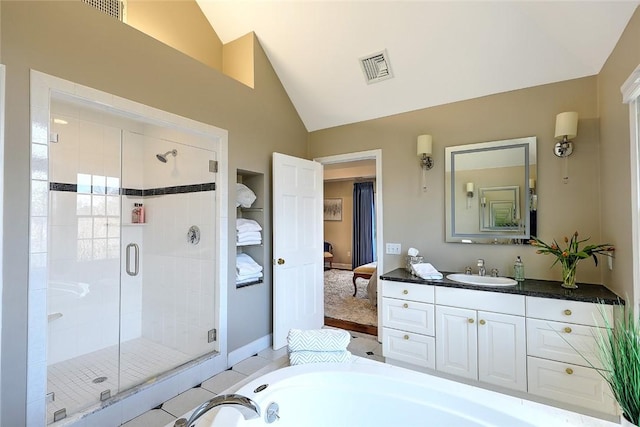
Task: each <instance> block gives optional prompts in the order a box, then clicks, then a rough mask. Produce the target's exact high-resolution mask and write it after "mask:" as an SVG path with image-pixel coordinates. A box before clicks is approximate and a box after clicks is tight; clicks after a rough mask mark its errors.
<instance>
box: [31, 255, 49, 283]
mask: <svg viewBox="0 0 640 427" xmlns="http://www.w3.org/2000/svg"><path fill="white" fill-rule="evenodd" d="M42 289H47V253H46V252H42V253H32V254H31V256H30V257H29V290H30V291H38V290H42Z"/></svg>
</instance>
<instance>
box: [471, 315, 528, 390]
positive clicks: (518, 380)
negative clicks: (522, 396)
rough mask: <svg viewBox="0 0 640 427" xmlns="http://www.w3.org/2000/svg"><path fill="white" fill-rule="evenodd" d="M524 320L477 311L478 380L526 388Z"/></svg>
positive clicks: (516, 388) (512, 387) (520, 388)
mask: <svg viewBox="0 0 640 427" xmlns="http://www.w3.org/2000/svg"><path fill="white" fill-rule="evenodd" d="M526 360H527V345H526V333H525V319H524V317H520V316H511V315H508V314H500V313H490V312H483V311H479V312H478V379H479V380H480V381H482V382H485V383H489V384H495V385H499V386H502V387H507V388H510V389H513V390H520V391H527V362H526Z"/></svg>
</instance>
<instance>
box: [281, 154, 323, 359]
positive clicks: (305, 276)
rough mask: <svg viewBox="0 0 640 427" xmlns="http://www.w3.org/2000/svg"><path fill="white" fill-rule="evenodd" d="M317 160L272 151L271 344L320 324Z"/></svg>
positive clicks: (320, 229)
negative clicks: (296, 331)
mask: <svg viewBox="0 0 640 427" xmlns="http://www.w3.org/2000/svg"><path fill="white" fill-rule="evenodd" d="M322 204H323V182H322V164H320V163H318V162H313V161H310V160H304V159H299V158H297V157H291V156H287V155H284V154H280V153H273V348H274V349H279V348H281V347H284V346H285V345H286V344H287V334H288V332H289V330H290V329H292V328H297V329H317V328H321V327H322V325H323V324H324V289H323V287H324V275H323V274H324V273H323V256H322V254H323V218H322V209H323V208H322Z"/></svg>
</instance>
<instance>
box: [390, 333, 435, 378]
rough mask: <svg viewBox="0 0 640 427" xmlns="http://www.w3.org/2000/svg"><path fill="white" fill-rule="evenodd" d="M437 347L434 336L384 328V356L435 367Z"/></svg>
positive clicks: (426, 366)
mask: <svg viewBox="0 0 640 427" xmlns="http://www.w3.org/2000/svg"><path fill="white" fill-rule="evenodd" d="M435 348H436V343H435V338H433V337H427V336H425V335H420V334H413V333H411V332H402V331H396V330H395V329H389V328H383V329H382V354H383V356H384V357H388V358H390V359H395V360H400V361H402V362H407V363H411V364H414V365H417V366H422V367H425V368H429V369H435V366H436V349H435Z"/></svg>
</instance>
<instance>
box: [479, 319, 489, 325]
mask: <svg viewBox="0 0 640 427" xmlns="http://www.w3.org/2000/svg"><path fill="white" fill-rule="evenodd" d="M479 323H480V324H481V325H484V324H485V323H487V322H485V321H484V319H480V322H479Z"/></svg>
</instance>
